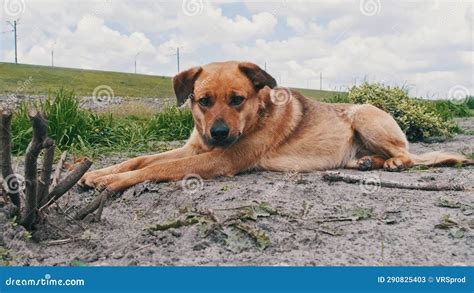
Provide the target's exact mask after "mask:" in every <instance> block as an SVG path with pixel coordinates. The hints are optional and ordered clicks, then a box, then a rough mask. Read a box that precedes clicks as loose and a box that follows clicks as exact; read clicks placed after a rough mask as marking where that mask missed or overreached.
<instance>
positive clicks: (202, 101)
mask: <svg viewBox="0 0 474 293" xmlns="http://www.w3.org/2000/svg"><path fill="white" fill-rule="evenodd" d="M198 103H199V105H201V106H203V107H209V106H210V105H211V98H208V97H204V98H200V99H199V101H198Z"/></svg>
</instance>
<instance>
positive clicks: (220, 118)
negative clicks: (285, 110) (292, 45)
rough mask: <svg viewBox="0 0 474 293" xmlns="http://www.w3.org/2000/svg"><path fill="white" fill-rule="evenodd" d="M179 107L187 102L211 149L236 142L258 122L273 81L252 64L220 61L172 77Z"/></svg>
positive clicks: (199, 130)
mask: <svg viewBox="0 0 474 293" xmlns="http://www.w3.org/2000/svg"><path fill="white" fill-rule="evenodd" d="M173 86H174V91H175V93H176V97H177V98H178V105H182V104H183V103H184V102H186V100H187V99H189V100H190V103H191V110H192V113H193V117H194V122H195V125H196V129H197V131H198V132H199V133H200V134H201V136H202V137H203V139H204V141H205V142H206V143H207V144H209V145H211V146H218V147H226V146H229V145H231V144H232V143H234V142H236V141H237V140H238V139H239V137H240V136H241V135H243V134H245V133H246V131H249V129H251V128H252V126H253V125H254V124H255V123H256V122H257V120H258V115H259V109H260V108H261V107H262V106H263V105H264V103H265V100H266V99H268V96H269V92H270V90H271V89H272V88H274V87H275V86H276V81H275V79H274V78H273V77H271V76H270V75H269V74H268V73H267V72H265V71H264V70H262V69H261V68H260V67H258V66H257V65H255V64H252V63H239V62H222V63H221V62H219V63H211V64H208V65H206V66H202V67H194V68H191V69H189V70H186V71H183V72H180V73H179V74H178V75H176V76H175V77H174V78H173Z"/></svg>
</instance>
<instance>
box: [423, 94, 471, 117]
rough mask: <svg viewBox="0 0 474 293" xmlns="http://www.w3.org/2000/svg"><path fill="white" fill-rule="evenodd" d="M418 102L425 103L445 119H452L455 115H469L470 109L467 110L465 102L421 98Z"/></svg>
mask: <svg viewBox="0 0 474 293" xmlns="http://www.w3.org/2000/svg"><path fill="white" fill-rule="evenodd" d="M418 101H419V102H420V103H423V104H426V106H427V107H428V108H429V109H430V110H431V111H432V112H435V113H437V114H438V115H439V116H441V117H442V118H443V119H444V120H445V121H447V120H450V119H453V118H455V117H469V116H471V111H470V110H469V108H468V106H467V104H466V103H461V104H455V103H452V102H451V101H448V100H421V99H418Z"/></svg>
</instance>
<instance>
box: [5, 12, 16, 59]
mask: <svg viewBox="0 0 474 293" xmlns="http://www.w3.org/2000/svg"><path fill="white" fill-rule="evenodd" d="M7 23H8V24H9V25H10V26H11V27H12V29H13V33H14V35H15V64H18V46H17V35H16V25H17V20H14V21H13V23H12V22H11V21H7Z"/></svg>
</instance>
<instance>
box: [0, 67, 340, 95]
mask: <svg viewBox="0 0 474 293" xmlns="http://www.w3.org/2000/svg"><path fill="white" fill-rule="evenodd" d="M100 85H107V86H109V87H110V88H111V89H112V91H113V93H114V96H116V97H139V98H168V97H174V91H173V85H172V80H171V77H168V76H154V75H145V74H134V73H125V72H112V71H99V70H86V69H77V68H64V67H50V66H41V65H29V64H14V63H2V62H0V93H1V94H19V95H48V93H49V91H50V90H52V91H57V90H59V89H61V88H63V87H66V88H71V89H74V91H75V92H76V94H77V95H78V96H92V95H93V92H94V89H95V88H96V87H98V86H100ZM295 90H298V91H301V92H302V93H303V94H304V95H306V96H307V97H310V98H314V99H317V100H323V99H325V98H327V97H330V96H332V95H335V94H337V92H332V91H320V90H312V89H295Z"/></svg>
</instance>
